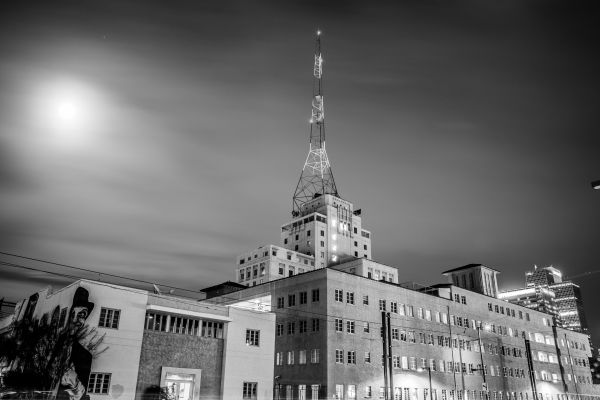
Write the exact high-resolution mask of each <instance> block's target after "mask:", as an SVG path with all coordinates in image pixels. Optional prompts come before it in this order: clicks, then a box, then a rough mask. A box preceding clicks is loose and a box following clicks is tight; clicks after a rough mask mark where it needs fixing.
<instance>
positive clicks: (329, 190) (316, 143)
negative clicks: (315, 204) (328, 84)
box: [292, 31, 339, 216]
mask: <svg viewBox="0 0 600 400" xmlns="http://www.w3.org/2000/svg"><path fill="white" fill-rule="evenodd" d="M322 79H323V57H322V56H321V31H317V36H316V40H315V63H314V68H313V100H312V115H311V118H310V139H309V148H308V156H307V157H306V162H305V163H304V167H303V168H302V173H301V174H300V179H299V180H298V185H297V186H296V191H295V192H294V197H293V210H292V215H293V216H298V215H299V214H300V208H301V207H302V205H303V204H304V203H306V202H308V201H310V200H312V199H313V198H315V197H317V196H318V195H324V194H332V195H334V196H336V197H339V195H338V192H337V187H336V186H335V180H334V179H333V173H332V172H331V165H330V164H329V158H327V152H326V151H325V110H324V108H323V107H324V106H323V84H322Z"/></svg>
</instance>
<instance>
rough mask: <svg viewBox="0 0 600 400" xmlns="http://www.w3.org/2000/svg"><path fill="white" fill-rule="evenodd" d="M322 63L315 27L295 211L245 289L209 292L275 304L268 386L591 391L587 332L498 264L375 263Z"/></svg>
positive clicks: (453, 395)
mask: <svg viewBox="0 0 600 400" xmlns="http://www.w3.org/2000/svg"><path fill="white" fill-rule="evenodd" d="M321 61H322V59H321V55H320V41H319V39H318V38H317V52H316V54H315V68H314V70H315V74H314V76H315V79H316V82H315V86H314V87H315V88H317V91H316V92H315V93H314V95H315V97H314V99H313V118H312V119H311V136H310V147H309V155H308V157H307V161H306V163H305V165H304V168H303V170H302V173H301V177H300V180H299V182H298V186H297V188H296V191H295V193H294V197H293V211H292V216H293V218H294V219H293V220H292V221H290V222H288V223H286V224H284V225H283V226H282V228H281V245H280V246H279V247H277V246H264V247H260V248H258V249H257V250H255V251H253V252H249V253H246V254H244V255H242V256H240V257H238V259H237V263H236V267H235V268H236V270H235V271H236V272H235V276H236V279H237V281H236V282H237V283H239V284H245V285H246V286H248V287H246V288H238V289H239V290H234V291H230V292H229V293H226V294H221V295H219V294H218V293H217V292H216V291H213V290H212V288H209V289H207V294H208V296H207V297H208V299H207V300H205V302H207V303H210V304H214V305H230V306H235V307H241V308H247V309H255V310H270V311H271V312H273V313H274V314H275V315H276V330H275V358H274V360H273V363H274V368H275V369H274V374H275V377H274V382H275V390H274V397H275V398H276V399H277V400H282V399H285V400H308V399H310V400H320V399H336V400H356V399H358V398H361V399H372V398H380V399H384V398H385V399H386V400H388V399H392V398H393V399H394V400H419V399H424V400H530V399H531V400H565V399H566V398H567V397H568V398H569V399H573V398H575V397H576V396H577V397H578V398H581V397H580V396H582V395H585V396H590V395H594V394H596V395H597V394H598V393H597V392H596V391H595V390H596V389H595V388H594V386H593V385H592V377H591V374H590V369H589V356H590V354H591V353H590V348H589V346H588V344H587V343H588V340H587V336H586V335H584V334H581V333H578V332H574V331H570V330H565V329H563V328H561V327H559V326H556V325H555V324H554V323H553V320H552V318H550V317H549V316H548V314H546V313H544V312H540V311H538V310H535V309H530V308H527V307H524V306H521V305H508V303H506V302H505V301H502V300H501V299H498V298H497V296H498V283H497V275H498V273H499V271H497V270H496V269H493V268H490V267H487V266H485V265H482V264H469V265H465V266H463V267H459V268H454V269H451V270H448V271H445V272H444V275H446V277H447V278H448V280H449V283H447V284H438V285H433V286H429V287H422V286H418V285H414V284H409V283H402V284H401V283H399V282H400V281H401V275H402V270H401V269H398V268H396V267H393V266H388V265H383V264H380V263H377V262H376V261H373V260H372V242H371V239H372V237H371V232H370V231H368V230H365V229H364V228H363V223H362V212H361V211H360V210H355V209H354V206H353V204H352V203H351V202H350V201H348V200H347V199H342V198H341V196H340V195H339V193H338V191H337V186H336V185H335V182H334V180H333V174H332V173H331V169H330V164H329V160H328V158H327V155H326V153H325V141H324V130H323V124H324V114H323V97H322V92H321V84H320V79H321ZM302 257H310V258H305V260H307V261H306V262H304V261H300V262H299V260H302ZM313 260H314V265H313V264H310V261H313ZM261 263H264V269H263V265H261ZM303 265H304V267H303ZM300 268H303V269H302V271H300ZM263 271H264V273H263ZM249 280H250V281H251V282H248V281H249Z"/></svg>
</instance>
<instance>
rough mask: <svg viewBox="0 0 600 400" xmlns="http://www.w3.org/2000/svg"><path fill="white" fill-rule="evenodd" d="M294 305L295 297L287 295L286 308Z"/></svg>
mask: <svg viewBox="0 0 600 400" xmlns="http://www.w3.org/2000/svg"><path fill="white" fill-rule="evenodd" d="M295 305H296V295H295V294H290V295H288V307H293V306H295Z"/></svg>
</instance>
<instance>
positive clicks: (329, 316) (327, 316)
mask: <svg viewBox="0 0 600 400" xmlns="http://www.w3.org/2000/svg"><path fill="white" fill-rule="evenodd" d="M0 254H3V255H8V256H12V257H17V258H22V259H26V260H31V261H37V262H42V263H47V264H51V265H56V266H62V267H67V268H72V269H76V270H80V271H86V272H90V273H93V274H98V275H106V276H110V277H115V278H120V279H126V280H130V281H135V282H139V283H144V284H152V285H154V284H155V283H153V282H149V281H145V280H141V279H136V278H130V277H124V276H120V275H116V274H109V273H103V272H99V271H95V270H92V269H88V268H81V267H75V266H72V265H68V264H62V263H56V262H53V261H47V260H42V259H38V258H33V257H27V256H23V255H19V254H13V253H6V252H0ZM0 265H4V266H9V267H13V268H21V269H25V270H30V271H37V272H43V273H47V274H51V275H56V276H61V277H66V278H71V279H89V278H85V277H80V276H77V275H70V274H64V273H59V272H54V271H47V270H42V269H39V268H34V267H28V266H24V265H20V264H14V263H9V262H5V261H0ZM311 272H312V271H311ZM98 283H103V282H98ZM161 286H164V287H168V288H172V289H178V290H183V291H187V292H193V293H201V292H199V291H194V290H190V289H184V288H179V287H176V286H170V285H163V284H161ZM122 290H126V289H122ZM409 290H410V289H409ZM219 298H220V299H226V300H232V301H237V302H240V301H244V300H243V299H240V298H237V297H230V296H219ZM170 299H171V300H173V301H176V302H180V303H187V304H190V303H189V301H185V300H184V299H178V298H175V297H170ZM187 300H195V301H196V302H194V303H193V304H197V300H198V299H192V298H189V299H187ZM450 301H451V300H450ZM202 303H203V305H204V306H206V305H207V303H208V304H213V305H216V306H221V307H223V306H227V305H230V304H217V303H215V302H210V301H208V300H204V301H202ZM509 304H510V303H509ZM237 307H238V308H242V309H247V310H253V311H256V310H255V309H253V308H249V307H241V306H239V305H237ZM269 307H270V306H269ZM212 309H213V310H219V311H221V310H222V309H221V308H212ZM286 310H292V311H294V312H296V313H304V314H307V315H315V316H320V317H325V318H323V319H322V320H325V321H328V322H334V321H335V320H336V319H339V316H338V315H332V314H327V313H317V312H312V311H307V310H299V309H290V308H287V309H286ZM270 312H273V313H275V314H282V313H283V314H284V315H286V316H289V313H288V312H287V311H278V310H277V309H276V310H270ZM449 317H450V315H448V318H449ZM407 318H411V317H407ZM500 318H505V317H501V316H498V317H497V318H495V319H493V320H491V321H492V322H493V321H497V320H499V319H500ZM265 320H266V319H265ZM353 321H355V322H363V323H364V322H366V323H368V324H369V325H371V324H373V325H375V326H380V325H382V324H381V322H379V321H371V320H362V319H354V320H353ZM482 322H486V323H489V322H490V321H482ZM443 325H445V326H446V324H443ZM454 326H455V327H457V328H458V329H460V328H463V329H464V331H463V333H462V334H457V333H453V334H450V332H449V330H437V329H431V328H429V329H427V332H435V333H443V334H450V337H452V336H457V337H460V336H462V337H466V338H469V339H472V340H470V341H471V342H472V341H478V340H479V339H478V338H476V337H473V336H470V335H467V334H466V330H467V329H471V328H469V327H460V326H457V325H454ZM392 327H394V328H408V329H414V327H413V326H407V325H399V324H392ZM415 332H418V331H415ZM542 332H546V333H550V332H552V330H550V331H538V332H533V333H542ZM507 337H512V336H507ZM515 339H517V338H515ZM373 340H376V339H373ZM481 341H482V343H483V342H486V343H491V344H493V345H497V344H498V343H497V340H494V339H491V338H489V339H488V338H486V339H484V338H481ZM415 344H417V343H415ZM511 346H512V345H511ZM512 347H515V346H512ZM451 348H453V347H451ZM516 348H519V349H521V350H524V347H520V346H516Z"/></svg>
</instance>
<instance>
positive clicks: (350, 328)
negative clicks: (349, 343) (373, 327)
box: [346, 321, 354, 333]
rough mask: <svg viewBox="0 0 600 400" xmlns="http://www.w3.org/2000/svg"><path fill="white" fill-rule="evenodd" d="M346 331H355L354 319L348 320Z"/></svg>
mask: <svg viewBox="0 0 600 400" xmlns="http://www.w3.org/2000/svg"><path fill="white" fill-rule="evenodd" d="M346 332H348V333H354V321H346Z"/></svg>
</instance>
